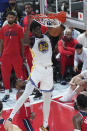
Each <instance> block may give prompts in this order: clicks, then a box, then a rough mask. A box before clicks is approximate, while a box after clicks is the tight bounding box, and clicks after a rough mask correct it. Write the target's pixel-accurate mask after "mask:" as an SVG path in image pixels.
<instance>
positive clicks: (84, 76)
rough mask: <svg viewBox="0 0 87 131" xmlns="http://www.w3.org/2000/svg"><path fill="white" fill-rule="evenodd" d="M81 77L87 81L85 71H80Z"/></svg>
mask: <svg viewBox="0 0 87 131" xmlns="http://www.w3.org/2000/svg"><path fill="white" fill-rule="evenodd" d="M81 75H82V76H83V78H84V79H87V70H84V71H82V72H81Z"/></svg>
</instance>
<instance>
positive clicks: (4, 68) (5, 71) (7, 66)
mask: <svg viewBox="0 0 87 131" xmlns="http://www.w3.org/2000/svg"><path fill="white" fill-rule="evenodd" d="M11 69H12V66H11V63H9V62H8V61H7V60H6V62H5V61H3V62H2V65H1V72H2V79H3V83H4V88H5V96H4V98H3V99H2V101H3V102H6V101H7V100H8V99H9V89H10V75H11Z"/></svg>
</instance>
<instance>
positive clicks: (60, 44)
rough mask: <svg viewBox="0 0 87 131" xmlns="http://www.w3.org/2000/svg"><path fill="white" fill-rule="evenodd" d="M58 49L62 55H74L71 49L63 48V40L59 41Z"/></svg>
mask: <svg viewBox="0 0 87 131" xmlns="http://www.w3.org/2000/svg"><path fill="white" fill-rule="evenodd" d="M58 51H59V52H60V54H61V55H73V53H72V52H71V51H68V50H65V49H64V48H63V46H62V41H61V40H60V41H59V42H58Z"/></svg>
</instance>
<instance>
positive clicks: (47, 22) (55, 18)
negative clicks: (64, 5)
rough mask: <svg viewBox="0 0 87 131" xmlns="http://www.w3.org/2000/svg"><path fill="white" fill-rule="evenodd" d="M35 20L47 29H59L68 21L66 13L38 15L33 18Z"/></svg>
mask: <svg viewBox="0 0 87 131" xmlns="http://www.w3.org/2000/svg"><path fill="white" fill-rule="evenodd" d="M32 18H33V20H35V21H37V22H38V23H40V24H41V25H43V26H46V27H54V28H56V27H58V26H60V24H64V23H65V21H66V13H65V12H64V11H61V12H60V13H55V14H52V13H51V14H48V15H44V14H38V15H33V16H32Z"/></svg>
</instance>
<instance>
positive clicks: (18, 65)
mask: <svg viewBox="0 0 87 131" xmlns="http://www.w3.org/2000/svg"><path fill="white" fill-rule="evenodd" d="M14 20H15V14H14V13H13V12H8V15H7V21H8V24H7V25H5V26H4V27H2V29H1V33H0V39H1V48H0V49H1V50H0V54H1V61H2V65H1V72H2V78H3V83H4V87H5V96H4V98H3V99H2V101H3V102H6V101H7V100H8V98H9V89H10V73H11V70H12V68H14V70H15V73H16V77H17V78H19V79H23V72H22V65H23V60H25V58H24V52H23V50H24V49H23V40H22V39H23V29H22V28H21V27H20V26H19V25H17V24H15V23H14Z"/></svg>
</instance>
